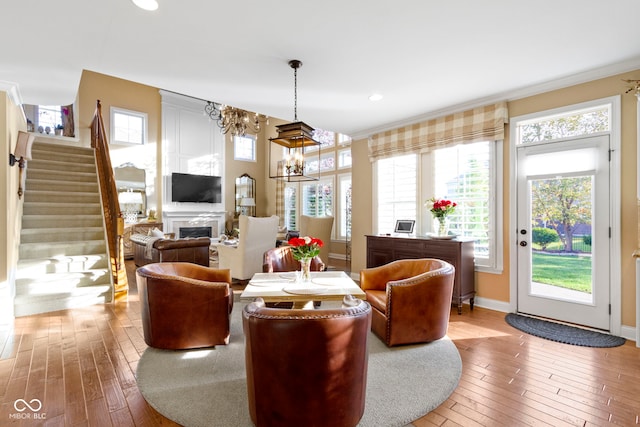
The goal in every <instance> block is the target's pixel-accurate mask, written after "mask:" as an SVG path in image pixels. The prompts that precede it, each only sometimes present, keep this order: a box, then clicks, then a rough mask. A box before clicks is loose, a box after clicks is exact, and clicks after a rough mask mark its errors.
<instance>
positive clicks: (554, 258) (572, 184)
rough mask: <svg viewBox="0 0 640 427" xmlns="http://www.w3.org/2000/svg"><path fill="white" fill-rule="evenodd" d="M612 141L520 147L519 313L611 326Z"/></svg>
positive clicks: (567, 141) (569, 141) (596, 139)
mask: <svg viewBox="0 0 640 427" xmlns="http://www.w3.org/2000/svg"><path fill="white" fill-rule="evenodd" d="M609 153H610V141H609V135H599V136H590V137H580V138H569V139H563V140H557V141H553V142H540V143H533V144H526V145H520V146H518V147H517V148H516V158H517V166H516V170H517V173H516V180H517V181H516V186H517V187H516V188H517V201H516V207H517V213H516V224H517V225H516V226H517V236H518V238H517V245H518V246H517V249H516V252H515V255H516V257H517V261H516V266H517V311H518V312H520V313H525V314H530V315H535V316H541V317H547V318H552V319H556V320H560V321H565V322H570V323H574V324H578V325H584V326H589V327H593V328H597V329H602V330H607V331H609V330H610V329H611V324H610V302H611V301H610V299H611V289H610V272H609V265H610V230H611V221H610V206H611V200H610V191H609V188H610V183H609V180H610V170H609V169H610V165H609Z"/></svg>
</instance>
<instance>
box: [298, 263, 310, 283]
mask: <svg viewBox="0 0 640 427" xmlns="http://www.w3.org/2000/svg"><path fill="white" fill-rule="evenodd" d="M300 271H301V272H302V274H301V278H300V279H301V280H302V282H303V283H308V282H310V281H311V258H301V259H300Z"/></svg>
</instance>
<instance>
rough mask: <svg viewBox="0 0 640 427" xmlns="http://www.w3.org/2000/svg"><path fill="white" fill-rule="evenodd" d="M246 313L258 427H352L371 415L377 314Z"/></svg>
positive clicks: (252, 309) (363, 305)
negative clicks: (371, 347)
mask: <svg viewBox="0 0 640 427" xmlns="http://www.w3.org/2000/svg"><path fill="white" fill-rule="evenodd" d="M345 302H347V303H349V304H350V305H351V306H345V305H344V304H343V307H342V308H339V307H336V308H331V309H321V310H302V309H292V310H288V309H277V308H268V307H265V306H264V301H262V299H261V298H258V299H257V300H256V301H255V302H252V303H250V304H247V305H246V306H245V307H244V310H243V312H242V318H243V319H242V321H243V328H244V334H245V346H246V349H245V358H246V372H247V392H248V402H249V413H250V415H251V420H252V421H253V423H254V424H255V425H256V426H257V427H263V426H280V427H284V426H295V427H297V426H315V427H322V426H327V427H347V426H355V425H357V424H358V422H359V421H360V419H361V418H362V415H363V414H364V405H365V391H366V387H367V363H368V349H367V339H368V334H369V328H370V327H371V307H370V305H369V304H368V303H367V302H365V301H361V300H358V299H356V298H352V299H350V300H349V299H348V297H346V298H345Z"/></svg>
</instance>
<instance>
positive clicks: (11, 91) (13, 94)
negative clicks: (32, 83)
mask: <svg viewBox="0 0 640 427" xmlns="http://www.w3.org/2000/svg"><path fill="white" fill-rule="evenodd" d="M0 90H1V91H4V92H6V93H7V95H8V96H9V99H10V100H11V102H13V103H14V104H15V105H17V106H21V105H22V96H21V95H20V89H19V88H18V84H17V83H13V82H7V81H3V80H0Z"/></svg>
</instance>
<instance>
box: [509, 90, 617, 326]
mask: <svg viewBox="0 0 640 427" xmlns="http://www.w3.org/2000/svg"><path fill="white" fill-rule="evenodd" d="M606 104H610V105H611V129H610V131H609V135H610V148H611V150H612V152H611V162H610V165H609V170H610V178H609V179H610V187H609V188H610V198H611V212H610V218H611V241H610V255H609V265H610V267H611V268H610V269H609V280H610V300H609V303H610V304H611V316H610V325H609V327H610V333H611V334H613V335H620V332H621V326H622V296H621V295H622V289H621V268H622V264H621V258H620V243H621V242H620V234H621V230H620V226H621V224H620V215H621V212H620V206H621V200H620V198H621V193H620V181H621V175H620V174H621V170H620V125H621V123H620V120H621V118H620V116H621V114H620V112H621V111H620V96H611V97H607V98H600V99H595V100H592V101H587V102H582V103H579V104H573V105H567V106H563V107H559V108H554V109H551V110H545V111H538V112H535V113H531V114H526V115H522V116H517V117H511V118H510V120H509V135H510V141H509V148H510V149H509V157H510V158H509V183H510V185H515V182H516V149H515V146H516V142H517V141H516V139H517V137H518V135H517V133H518V132H517V125H518V123H520V122H523V121H526V120H530V119H532V118H534V117H541V118H542V117H545V116H550V115H555V114H558V113H561V112H567V111H572V110H581V109H584V108H589V107H594V106H598V105H606ZM510 193H511V200H510V201H509V202H510V203H509V239H508V248H507V250H508V251H509V260H510V262H509V265H510V267H509V295H510V301H509V307H510V311H511V312H514V313H515V312H516V311H517V296H518V277H517V273H518V268H517V257H516V253H515V248H516V244H517V240H518V236H517V230H516V225H517V221H516V213H517V206H516V194H515V191H511V192H510Z"/></svg>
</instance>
